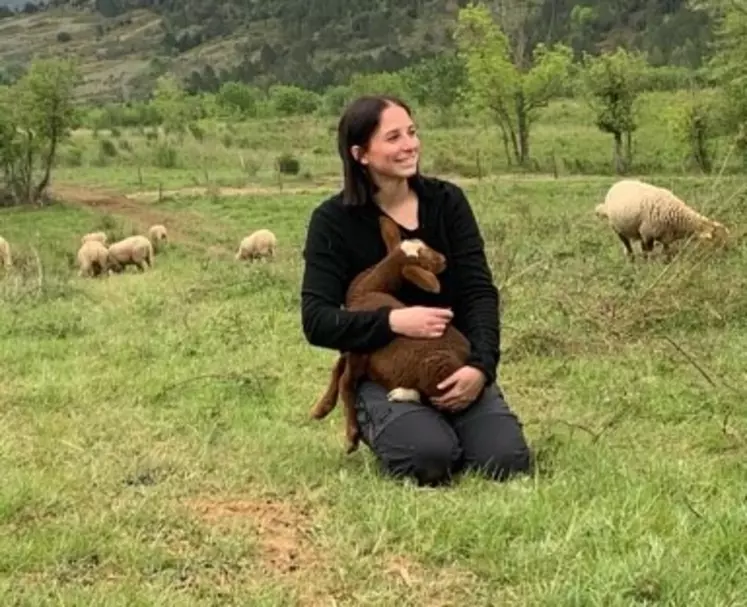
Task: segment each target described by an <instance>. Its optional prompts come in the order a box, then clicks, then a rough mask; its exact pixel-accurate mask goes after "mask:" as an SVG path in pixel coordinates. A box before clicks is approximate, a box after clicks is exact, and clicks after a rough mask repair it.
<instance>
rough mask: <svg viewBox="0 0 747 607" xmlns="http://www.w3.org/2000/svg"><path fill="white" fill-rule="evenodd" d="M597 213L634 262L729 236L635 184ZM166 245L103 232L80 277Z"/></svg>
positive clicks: (150, 237)
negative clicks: (679, 245)
mask: <svg viewBox="0 0 747 607" xmlns="http://www.w3.org/2000/svg"><path fill="white" fill-rule="evenodd" d="M594 213H595V214H596V216H597V217H598V218H600V219H604V220H606V222H607V223H608V225H609V226H610V228H611V229H612V231H613V233H614V234H616V235H617V237H618V238H619V239H620V241H621V242H622V244H623V247H624V253H625V254H626V256H627V257H628V258H629V259H630V260H631V261H633V260H634V259H635V254H634V251H633V246H632V243H633V242H640V247H641V254H642V257H643V258H644V259H650V258H651V256H652V253H653V249H654V245H655V244H656V243H657V242H658V243H660V244H661V246H662V252H663V255H664V258H665V259H666V260H667V261H669V260H671V257H672V253H671V246H672V245H673V244H674V243H675V242H676V241H679V240H683V239H687V238H690V237H694V238H696V239H698V240H701V241H712V242H718V243H723V242H725V241H726V239H727V238H728V236H729V230H728V229H727V228H726V227H725V226H724V225H723V224H721V223H720V222H718V221H714V220H712V219H709V218H708V217H705V216H704V215H702V214H700V213H698V212H697V211H695V210H694V209H692V208H691V207H690V206H688V205H687V204H686V203H685V202H684V201H683V200H682V199H680V198H679V197H678V196H676V195H675V194H674V193H673V192H672V191H671V190H669V189H667V188H663V187H659V186H656V185H653V184H650V183H647V182H644V181H640V180H637V179H621V180H619V181H617V182H616V183H614V184H613V185H612V186H611V187H610V188H609V189H608V190H607V193H606V196H605V198H604V201H603V202H601V203H599V204H597V205H596V206H595V207H594ZM168 242H169V237H168V230H167V229H166V226H164V225H162V224H156V225H152V226H150V227H149V228H148V230H147V231H146V233H145V234H144V235H141V234H137V235H133V236H128V237H126V238H123V239H121V240H119V241H117V242H113V243H111V244H108V236H107V234H106V233H105V232H103V231H98V232H89V233H86V234H84V235H83V236H82V237H81V239H80V243H81V244H80V248H79V249H78V251H77V255H76V258H77V265H78V268H79V276H81V277H96V276H103V275H110V274H112V273H116V274H118V273H121V272H123V271H124V270H125V269H126V268H127V266H130V265H132V266H134V267H135V268H137V270H139V271H140V272H145V271H146V270H147V269H149V268H152V267H153V262H154V258H155V255H156V253H158V252H161V251H163V250H164V247H165V246H166V245H167V243H168ZM277 246H278V242H277V238H276V236H275V234H274V233H273V232H272V231H271V230H268V229H266V228H262V229H258V230H255V231H254V232H252V233H250V234H249V235H247V236H246V237H244V238H242V239H241V241H240V243H239V245H238V249H237V251H236V254H235V255H234V259H235V260H236V261H244V260H256V259H263V260H272V259H274V258H275V255H276V251H277ZM12 265H13V257H12V251H11V245H10V243H9V242H8V240H7V239H5V238H3V236H2V235H0V268H5V269H6V270H7V269H9V268H11V267H12Z"/></svg>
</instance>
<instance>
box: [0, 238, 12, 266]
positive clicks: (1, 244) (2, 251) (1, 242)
mask: <svg viewBox="0 0 747 607" xmlns="http://www.w3.org/2000/svg"><path fill="white" fill-rule="evenodd" d="M12 264H13V258H12V257H11V255H10V244H9V243H8V241H7V240H5V238H3V237H2V236H0V265H2V266H3V267H5V268H9V267H10V266H11V265H12Z"/></svg>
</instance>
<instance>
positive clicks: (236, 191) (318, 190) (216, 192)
mask: <svg viewBox="0 0 747 607" xmlns="http://www.w3.org/2000/svg"><path fill="white" fill-rule="evenodd" d="M337 187H338V184H335V183H333V182H330V183H329V184H316V185H308V186H292V187H291V186H284V187H283V188H282V189H280V187H278V186H272V187H270V186H258V185H257V186H254V185H252V186H246V187H242V188H231V187H218V188H208V187H206V186H191V187H183V188H177V189H175V190H161V192H159V191H158V190H142V191H140V192H132V193H130V194H128V195H127V196H128V198H130V199H132V200H139V201H142V202H156V201H157V200H158V197H159V195H160V196H163V197H173V196H179V195H182V196H244V195H246V196H253V195H260V196H261V195H271V194H322V193H326V192H333V191H334V190H335V189H336V188H337Z"/></svg>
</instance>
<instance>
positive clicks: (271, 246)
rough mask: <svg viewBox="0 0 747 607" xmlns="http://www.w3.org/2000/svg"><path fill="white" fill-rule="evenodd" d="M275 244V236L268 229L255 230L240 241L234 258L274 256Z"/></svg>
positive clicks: (276, 242)
mask: <svg viewBox="0 0 747 607" xmlns="http://www.w3.org/2000/svg"><path fill="white" fill-rule="evenodd" d="M277 244H278V241H277V238H276V237H275V234H273V233H272V232H271V231H270V230H265V229H261V230H257V231H256V232H252V233H251V234H249V236H247V237H245V238H244V239H243V240H242V241H241V244H240V245H239V250H238V251H237V252H236V257H235V259H236V260H240V259H247V258H248V259H254V258H257V257H259V258H262V257H264V258H268V257H269V258H274V257H275V249H276V248H277Z"/></svg>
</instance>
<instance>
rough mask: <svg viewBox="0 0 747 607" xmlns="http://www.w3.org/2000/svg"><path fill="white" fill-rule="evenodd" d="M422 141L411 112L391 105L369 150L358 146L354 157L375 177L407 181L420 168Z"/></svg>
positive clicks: (375, 133) (371, 141)
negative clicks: (408, 112) (409, 113)
mask: <svg viewBox="0 0 747 607" xmlns="http://www.w3.org/2000/svg"><path fill="white" fill-rule="evenodd" d="M419 152H420V139H418V135H417V131H416V129H415V124H414V123H413V121H412V119H411V118H410V116H409V115H408V114H407V111H406V110H405V109H404V108H402V107H400V106H398V105H389V106H387V107H386V108H384V110H383V111H382V112H381V116H380V118H379V127H378V128H377V129H376V131H375V132H374V134H373V135H372V136H371V139H370V141H369V142H368V149H366V150H365V151H364V150H363V149H361V148H360V147H358V146H354V147H353V150H352V153H353V157H354V158H357V160H358V162H360V163H361V164H362V165H363V166H365V167H366V168H368V169H369V171H371V173H373V174H374V175H376V174H378V175H381V176H383V177H389V178H392V177H394V178H403V179H406V178H408V177H411V176H412V175H414V174H415V173H416V171H417V168H418V159H419Z"/></svg>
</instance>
